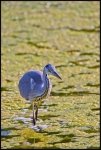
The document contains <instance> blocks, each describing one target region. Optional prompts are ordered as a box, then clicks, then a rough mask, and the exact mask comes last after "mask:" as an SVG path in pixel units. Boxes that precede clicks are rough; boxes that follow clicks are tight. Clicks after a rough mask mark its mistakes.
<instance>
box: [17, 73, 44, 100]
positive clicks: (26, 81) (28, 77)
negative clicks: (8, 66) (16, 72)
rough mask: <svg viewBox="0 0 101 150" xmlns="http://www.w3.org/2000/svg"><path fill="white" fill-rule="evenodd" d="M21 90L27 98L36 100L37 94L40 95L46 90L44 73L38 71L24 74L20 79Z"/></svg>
mask: <svg viewBox="0 0 101 150" xmlns="http://www.w3.org/2000/svg"><path fill="white" fill-rule="evenodd" d="M19 90H20V94H21V95H22V97H24V98H25V99H29V100H34V99H35V98H36V97H37V96H40V95H41V94H42V93H43V90H44V83H43V79H42V74H41V73H40V72H36V71H30V72H27V73H26V74H24V75H23V77H22V78H21V80H20V81H19Z"/></svg>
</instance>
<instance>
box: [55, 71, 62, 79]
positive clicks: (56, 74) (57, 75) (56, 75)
mask: <svg viewBox="0 0 101 150" xmlns="http://www.w3.org/2000/svg"><path fill="white" fill-rule="evenodd" d="M53 75H54V76H55V77H57V78H59V79H61V80H62V78H61V77H60V75H59V74H58V73H57V72H54V74H53Z"/></svg>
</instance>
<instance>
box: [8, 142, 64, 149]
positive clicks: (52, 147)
mask: <svg viewBox="0 0 101 150" xmlns="http://www.w3.org/2000/svg"><path fill="white" fill-rule="evenodd" d="M11 149H61V148H59V147H57V146H51V147H47V146H46V147H45V146H44V147H43V146H41V148H40V147H36V146H28V145H23V143H22V144H21V145H19V146H15V147H11Z"/></svg>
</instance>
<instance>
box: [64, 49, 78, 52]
mask: <svg viewBox="0 0 101 150" xmlns="http://www.w3.org/2000/svg"><path fill="white" fill-rule="evenodd" d="M66 52H67V53H68V52H70V53H74V52H80V50H78V49H71V50H67V51H66Z"/></svg>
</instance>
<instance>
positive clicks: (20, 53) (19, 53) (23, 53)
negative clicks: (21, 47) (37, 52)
mask: <svg viewBox="0 0 101 150" xmlns="http://www.w3.org/2000/svg"><path fill="white" fill-rule="evenodd" d="M15 55H33V53H26V52H18V53H16V54H15Z"/></svg>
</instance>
